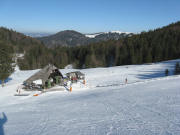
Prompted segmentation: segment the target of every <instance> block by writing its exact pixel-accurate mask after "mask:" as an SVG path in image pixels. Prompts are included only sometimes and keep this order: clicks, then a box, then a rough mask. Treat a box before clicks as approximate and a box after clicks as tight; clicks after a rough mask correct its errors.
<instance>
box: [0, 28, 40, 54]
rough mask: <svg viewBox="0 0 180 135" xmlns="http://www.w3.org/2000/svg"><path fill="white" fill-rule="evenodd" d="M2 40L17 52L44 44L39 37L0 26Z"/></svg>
mask: <svg viewBox="0 0 180 135" xmlns="http://www.w3.org/2000/svg"><path fill="white" fill-rule="evenodd" d="M0 42H1V43H2V44H5V45H7V46H10V47H12V48H13V49H14V51H15V52H16V53H23V52H24V51H26V50H28V49H30V48H31V47H33V46H36V45H41V46H42V45H43V44H42V43H41V41H39V40H37V39H34V38H31V37H29V36H25V35H24V34H22V33H19V32H16V31H13V30H9V29H7V28H4V27H0Z"/></svg>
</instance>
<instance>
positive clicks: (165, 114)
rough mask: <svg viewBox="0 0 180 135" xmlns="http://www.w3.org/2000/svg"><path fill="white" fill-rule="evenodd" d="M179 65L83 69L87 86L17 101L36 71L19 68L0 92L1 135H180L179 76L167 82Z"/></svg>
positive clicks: (21, 98) (20, 98)
mask: <svg viewBox="0 0 180 135" xmlns="http://www.w3.org/2000/svg"><path fill="white" fill-rule="evenodd" d="M177 61H179V62H180V60H174V61H167V62H162V63H156V64H145V65H131V66H120V67H111V68H94V69H84V70H81V72H83V73H85V74H86V82H87V83H86V86H82V85H78V84H77V85H75V86H74V87H73V91H72V92H71V93H70V92H68V91H59V92H49V93H48V92H47V93H44V94H42V95H40V96H38V97H33V96H32V95H30V96H26V97H15V96H13V94H14V93H15V90H16V88H17V87H18V85H19V84H20V83H22V82H23V81H24V80H25V79H27V78H28V77H29V76H31V75H32V74H34V73H35V72H37V71H38V70H34V71H19V70H18V69H17V70H16V72H15V73H13V75H12V76H11V78H12V80H11V81H9V82H8V83H7V84H6V87H4V88H0V94H1V95H0V103H1V104H0V118H1V119H0V134H3V131H2V129H4V132H5V135H41V134H42V135H52V134H53V135H60V134H62V135H64V134H66V135H72V134H74V135H76V134H78V135H96V134H98V135H104V134H106V135H110V134H113V135H117V134H118V135H119V134H122V135H129V134H131V135H144V134H147V135H155V134H156V135H159V134H161V135H179V134H180V89H179V88H180V84H179V82H180V76H168V77H164V71H165V69H169V70H170V75H172V73H173V68H174V65H175V63H176V62H177ZM74 70H76V69H63V70H61V71H62V73H63V74H65V73H67V72H69V71H74ZM125 78H127V79H128V82H127V84H125ZM1 112H4V114H5V116H6V117H7V121H6V122H5V120H4V122H3V115H2V113H1ZM4 119H5V118H4ZM1 127H2V128H1Z"/></svg>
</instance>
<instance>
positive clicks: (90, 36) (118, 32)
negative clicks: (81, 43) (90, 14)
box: [85, 31, 130, 38]
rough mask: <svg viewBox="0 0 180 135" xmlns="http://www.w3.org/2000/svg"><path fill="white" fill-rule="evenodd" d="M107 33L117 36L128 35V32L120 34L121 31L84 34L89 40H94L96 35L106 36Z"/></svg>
mask: <svg viewBox="0 0 180 135" xmlns="http://www.w3.org/2000/svg"><path fill="white" fill-rule="evenodd" d="M108 33H117V34H130V32H122V31H109V32H99V33H91V34H85V36H86V37H89V38H95V37H96V36H98V35H101V34H108Z"/></svg>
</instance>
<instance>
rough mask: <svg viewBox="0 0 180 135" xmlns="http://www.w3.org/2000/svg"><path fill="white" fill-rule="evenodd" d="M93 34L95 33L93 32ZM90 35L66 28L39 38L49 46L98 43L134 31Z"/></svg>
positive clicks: (116, 38) (126, 35) (119, 37)
mask: <svg viewBox="0 0 180 135" xmlns="http://www.w3.org/2000/svg"><path fill="white" fill-rule="evenodd" d="M92 35H93V34H92ZM92 35H91V36H88V35H86V34H82V33H80V32H77V31H73V30H65V31H61V32H58V33H56V34H54V35H50V36H46V37H39V38H37V39H39V40H41V41H42V42H43V43H44V44H45V45H46V46H47V47H50V48H52V47H55V46H71V47H72V46H80V45H88V44H90V43H97V42H100V41H107V40H118V39H121V38H124V37H128V36H131V35H133V34H132V33H125V32H102V33H96V34H94V35H93V36H92Z"/></svg>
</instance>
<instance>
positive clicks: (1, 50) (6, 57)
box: [0, 43, 14, 86]
mask: <svg viewBox="0 0 180 135" xmlns="http://www.w3.org/2000/svg"><path fill="white" fill-rule="evenodd" d="M13 70H14V69H13V66H12V55H11V53H10V49H9V47H8V46H7V45H3V44H2V43H0V80H1V82H2V86H4V81H5V79H7V78H8V77H9V76H10V75H11V73H12V72H13Z"/></svg>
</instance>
